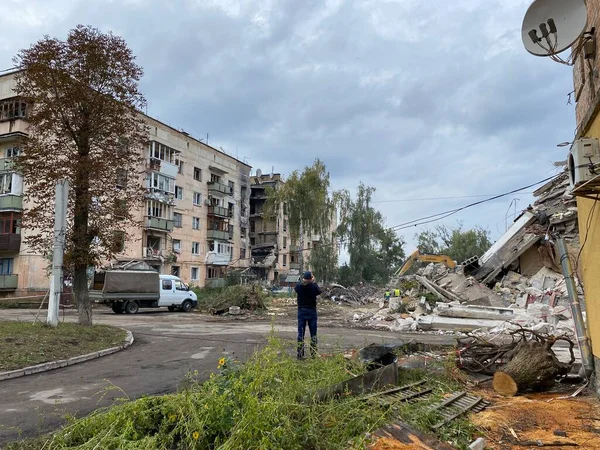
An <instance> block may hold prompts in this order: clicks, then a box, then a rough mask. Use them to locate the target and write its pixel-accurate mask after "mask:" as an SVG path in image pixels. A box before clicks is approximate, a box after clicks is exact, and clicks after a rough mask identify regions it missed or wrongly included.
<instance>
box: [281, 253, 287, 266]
mask: <svg viewBox="0 0 600 450" xmlns="http://www.w3.org/2000/svg"><path fill="white" fill-rule="evenodd" d="M282 256H283V265H284V266H287V255H282Z"/></svg>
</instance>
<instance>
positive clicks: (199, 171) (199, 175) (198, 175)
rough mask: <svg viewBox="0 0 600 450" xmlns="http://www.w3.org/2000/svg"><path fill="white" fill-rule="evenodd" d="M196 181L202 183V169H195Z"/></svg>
mask: <svg viewBox="0 0 600 450" xmlns="http://www.w3.org/2000/svg"><path fill="white" fill-rule="evenodd" d="M194 180H196V181H202V169H199V168H198V167H194Z"/></svg>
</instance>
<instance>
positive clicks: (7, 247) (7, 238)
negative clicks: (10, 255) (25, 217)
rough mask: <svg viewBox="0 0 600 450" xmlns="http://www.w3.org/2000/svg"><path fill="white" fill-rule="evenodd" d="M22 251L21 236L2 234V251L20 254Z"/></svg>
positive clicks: (0, 236) (0, 242) (0, 240)
mask: <svg viewBox="0 0 600 450" xmlns="http://www.w3.org/2000/svg"><path fill="white" fill-rule="evenodd" d="M20 249H21V235H20V234H16V233H8V234H0V251H9V252H18V251H19V250H20Z"/></svg>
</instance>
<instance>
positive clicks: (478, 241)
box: [415, 223, 492, 264]
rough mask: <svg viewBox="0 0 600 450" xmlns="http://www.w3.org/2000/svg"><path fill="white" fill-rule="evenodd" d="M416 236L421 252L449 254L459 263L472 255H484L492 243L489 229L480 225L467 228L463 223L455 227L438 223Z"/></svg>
mask: <svg viewBox="0 0 600 450" xmlns="http://www.w3.org/2000/svg"><path fill="white" fill-rule="evenodd" d="M415 238H416V240H417V247H418V248H419V251H420V252H421V253H428V254H444V255H448V256H450V257H451V258H452V259H454V260H455V261H457V262H458V263H459V264H460V263H462V262H463V261H465V260H467V259H468V258H470V257H471V256H477V257H479V256H481V255H483V254H484V253H485V252H486V250H487V249H489V248H490V246H491V245H492V243H491V241H490V232H489V231H487V230H484V229H483V228H480V227H474V228H471V229H468V230H465V229H463V224H462V223H459V224H458V225H457V226H456V227H453V228H452V227H447V226H445V225H438V226H436V227H435V228H434V229H432V230H425V231H422V232H421V233H419V234H417V235H416V236H415Z"/></svg>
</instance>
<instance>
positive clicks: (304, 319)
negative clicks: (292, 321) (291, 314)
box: [295, 272, 321, 359]
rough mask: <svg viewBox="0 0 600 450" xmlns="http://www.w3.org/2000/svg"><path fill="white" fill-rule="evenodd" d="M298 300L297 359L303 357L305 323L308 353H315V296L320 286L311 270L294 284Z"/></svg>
mask: <svg viewBox="0 0 600 450" xmlns="http://www.w3.org/2000/svg"><path fill="white" fill-rule="evenodd" d="M295 290H296V294H297V295H298V297H297V300H298V301H297V302H298V359H302V358H304V333H305V331H306V324H308V329H309V330H310V354H311V356H312V357H313V358H314V357H315V356H316V354H317V296H318V295H320V294H321V288H320V287H319V285H318V284H317V283H316V282H315V277H313V274H312V273H311V272H304V275H302V281H301V282H298V284H296V288H295Z"/></svg>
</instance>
